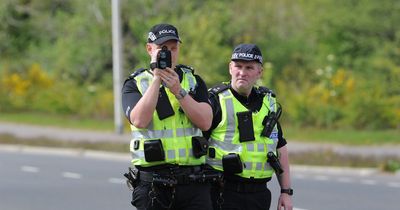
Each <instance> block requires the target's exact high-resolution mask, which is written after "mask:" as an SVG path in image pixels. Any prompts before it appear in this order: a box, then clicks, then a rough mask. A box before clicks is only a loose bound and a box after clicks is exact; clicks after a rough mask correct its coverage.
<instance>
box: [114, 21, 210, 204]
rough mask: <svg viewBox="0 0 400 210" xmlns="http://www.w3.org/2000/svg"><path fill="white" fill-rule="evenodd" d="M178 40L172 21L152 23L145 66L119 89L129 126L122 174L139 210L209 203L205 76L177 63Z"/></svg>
mask: <svg viewBox="0 0 400 210" xmlns="http://www.w3.org/2000/svg"><path fill="white" fill-rule="evenodd" d="M180 43H181V39H180V37H179V35H178V30H177V29H176V28H175V27H174V26H173V25H170V24H158V25H155V26H153V27H152V28H151V29H150V32H149V34H148V40H147V44H146V49H147V53H148V54H149V56H150V62H149V68H141V69H138V70H136V71H135V72H134V73H133V74H132V75H131V76H130V77H129V78H128V79H127V80H126V81H125V83H124V86H123V89H122V104H123V109H124V110H125V114H126V117H127V119H128V120H129V122H130V123H131V130H132V140H131V144H130V151H131V154H132V165H133V167H132V168H130V172H129V173H126V174H125V176H126V177H127V178H128V179H129V183H128V184H129V185H130V186H131V187H132V190H133V193H132V205H134V206H135V207H136V208H137V209H138V210H163V209H181V210H184V209H185V210H205V209H211V208H212V205H211V198H210V193H209V191H210V184H209V182H208V180H206V179H205V178H204V177H205V176H204V170H203V166H204V164H205V154H206V152H207V151H206V150H205V151H204V148H205V147H203V146H202V145H205V144H204V142H207V141H206V139H204V138H203V136H202V131H204V130H207V129H209V128H210V126H211V121H212V109H211V106H210V104H209V102H208V93H207V88H206V85H205V83H204V81H203V80H202V79H201V78H200V77H199V76H198V75H196V74H195V73H194V70H193V68H191V67H189V66H185V65H180V64H178V63H177V62H178V54H179V48H180ZM205 146H207V145H205ZM201 177H202V178H201Z"/></svg>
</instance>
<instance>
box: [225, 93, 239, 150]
mask: <svg viewBox="0 0 400 210" xmlns="http://www.w3.org/2000/svg"><path fill="white" fill-rule="evenodd" d="M222 95H223V96H231V95H232V94H231V93H230V92H229V91H224V92H222ZM225 108H226V113H227V116H226V117H227V119H226V121H227V125H226V132H225V139H224V142H226V143H228V144H232V139H233V136H234V134H235V124H236V123H235V115H234V113H235V109H234V106H233V100H232V98H228V99H226V100H225Z"/></svg>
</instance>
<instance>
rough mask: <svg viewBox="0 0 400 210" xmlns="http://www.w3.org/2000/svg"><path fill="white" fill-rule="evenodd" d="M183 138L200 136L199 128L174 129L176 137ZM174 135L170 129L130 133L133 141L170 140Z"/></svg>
mask: <svg viewBox="0 0 400 210" xmlns="http://www.w3.org/2000/svg"><path fill="white" fill-rule="evenodd" d="M183 136H202V133H201V130H200V129H199V128H178V129H176V137H183ZM172 137H174V133H173V130H172V129H165V130H150V129H147V130H136V131H132V138H133V139H161V138H172Z"/></svg>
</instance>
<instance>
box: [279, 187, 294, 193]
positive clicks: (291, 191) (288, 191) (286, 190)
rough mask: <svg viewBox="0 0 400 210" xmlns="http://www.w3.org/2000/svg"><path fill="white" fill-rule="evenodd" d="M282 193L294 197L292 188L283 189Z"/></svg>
mask: <svg viewBox="0 0 400 210" xmlns="http://www.w3.org/2000/svg"><path fill="white" fill-rule="evenodd" d="M281 193H286V194H288V195H293V189H292V188H288V189H281Z"/></svg>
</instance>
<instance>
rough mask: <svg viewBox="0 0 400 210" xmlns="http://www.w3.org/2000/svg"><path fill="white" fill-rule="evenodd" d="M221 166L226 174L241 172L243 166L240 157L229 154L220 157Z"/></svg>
mask: <svg viewBox="0 0 400 210" xmlns="http://www.w3.org/2000/svg"><path fill="white" fill-rule="evenodd" d="M222 166H223V168H224V172H225V173H227V174H236V173H242V172H243V164H242V161H241V160H240V156H239V155H238V154H236V153H229V154H227V155H224V156H223V157H222Z"/></svg>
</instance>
